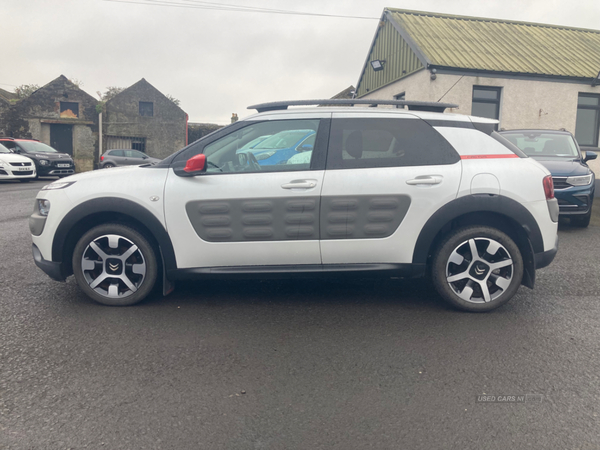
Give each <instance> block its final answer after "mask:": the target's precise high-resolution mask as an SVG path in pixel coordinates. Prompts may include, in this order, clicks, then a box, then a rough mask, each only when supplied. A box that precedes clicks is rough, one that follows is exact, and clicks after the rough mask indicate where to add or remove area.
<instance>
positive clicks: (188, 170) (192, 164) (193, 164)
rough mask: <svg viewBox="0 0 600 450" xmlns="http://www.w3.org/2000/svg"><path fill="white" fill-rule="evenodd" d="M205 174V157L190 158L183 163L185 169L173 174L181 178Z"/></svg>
mask: <svg viewBox="0 0 600 450" xmlns="http://www.w3.org/2000/svg"><path fill="white" fill-rule="evenodd" d="M205 172H206V155H202V154H200V155H196V156H192V157H191V158H190V159H188V160H187V162H186V163H185V167H184V168H183V169H181V170H177V171H175V173H176V174H177V175H179V176H181V177H195V176H196V175H202V174H203V173H205Z"/></svg>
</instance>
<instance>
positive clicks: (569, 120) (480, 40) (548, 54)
mask: <svg viewBox="0 0 600 450" xmlns="http://www.w3.org/2000/svg"><path fill="white" fill-rule="evenodd" d="M356 92H357V97H358V98H361V99H370V98H372V99H386V100H391V99H406V100H421V101H442V102H445V103H455V104H458V105H459V107H458V108H456V109H453V110H452V111H451V112H455V113H460V114H472V115H477V116H483V117H490V118H494V119H498V120H499V121H500V128H504V129H517V128H541V129H562V128H564V129H566V130H568V131H570V132H572V133H573V134H574V135H575V136H576V138H577V140H578V142H579V144H580V145H581V146H590V147H598V145H599V142H598V140H599V134H600V31H599V30H584V29H579V28H570V27H561V26H556V25H544V24H534V23H525V22H514V21H503V20H496V19H485V18H476V17H464V16H453V15H447V14H437V13H426V12H416V11H406V10H398V9H385V10H384V12H383V15H382V17H381V21H380V23H379V26H378V27H377V31H376V33H375V37H374V39H373V43H372V45H371V48H370V50H369V53H368V56H367V59H366V61H365V64H364V67H363V70H362V72H361V75H360V78H359V81H358V84H357V89H356ZM595 165H597V166H598V167H597V168H599V169H600V163H596V164H595ZM597 172H598V171H597Z"/></svg>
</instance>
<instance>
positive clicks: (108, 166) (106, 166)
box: [102, 163, 115, 169]
mask: <svg viewBox="0 0 600 450" xmlns="http://www.w3.org/2000/svg"><path fill="white" fill-rule="evenodd" d="M111 167H115V165H114V164H113V163H106V164H104V165H103V166H102V168H103V169H110V168H111Z"/></svg>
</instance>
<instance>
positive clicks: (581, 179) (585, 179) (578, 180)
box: [567, 173, 593, 186]
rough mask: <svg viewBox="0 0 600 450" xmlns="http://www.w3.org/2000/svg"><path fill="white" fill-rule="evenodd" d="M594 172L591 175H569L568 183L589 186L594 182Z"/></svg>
mask: <svg viewBox="0 0 600 450" xmlns="http://www.w3.org/2000/svg"><path fill="white" fill-rule="evenodd" d="M592 176H593V175H592V174H591V173H590V174H589V175H581V176H577V177H568V178H567V184H570V185H571V186H587V185H588V184H590V183H591V182H592Z"/></svg>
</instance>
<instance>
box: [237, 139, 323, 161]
mask: <svg viewBox="0 0 600 450" xmlns="http://www.w3.org/2000/svg"><path fill="white" fill-rule="evenodd" d="M316 135H317V134H316V132H315V131H314V130H288V131H281V132H280V133H277V134H274V135H272V136H270V137H267V138H266V139H264V140H263V141H261V142H259V143H258V144H256V145H254V146H252V147H251V148H249V149H246V146H244V148H243V149H240V150H238V153H246V152H251V153H252V154H253V155H254V156H255V157H256V160H257V161H258V164H259V165H261V166H270V165H273V164H285V163H286V162H287V160H288V159H290V158H291V157H292V156H294V155H297V154H298V153H301V152H308V151H312V149H313V147H314V145H315V138H316ZM241 150H243V151H241Z"/></svg>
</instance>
